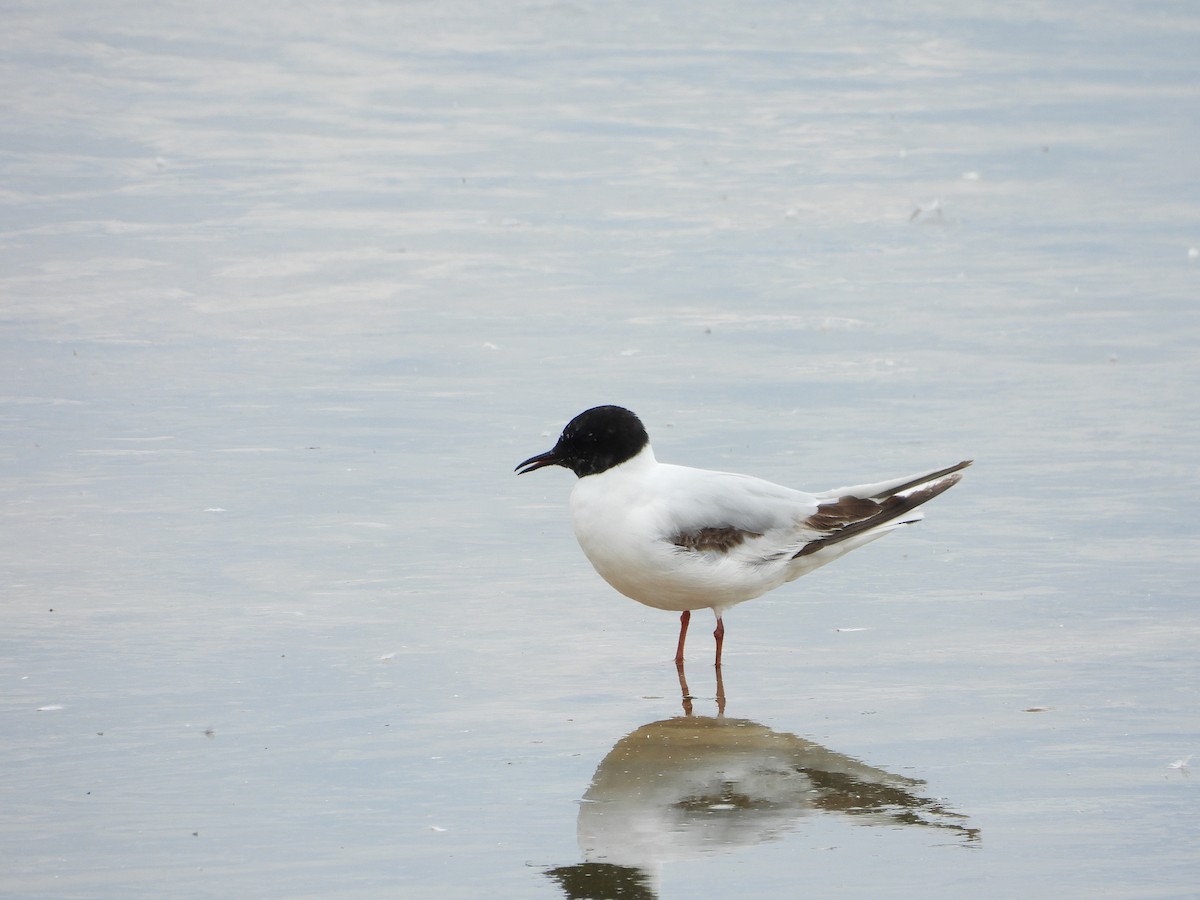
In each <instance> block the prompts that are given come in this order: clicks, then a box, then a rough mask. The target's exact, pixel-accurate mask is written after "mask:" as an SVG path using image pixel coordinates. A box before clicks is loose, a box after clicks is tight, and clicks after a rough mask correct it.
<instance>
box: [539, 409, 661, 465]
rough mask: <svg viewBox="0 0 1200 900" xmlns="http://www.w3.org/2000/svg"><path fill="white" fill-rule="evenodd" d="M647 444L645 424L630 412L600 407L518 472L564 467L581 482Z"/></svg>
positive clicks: (571, 424)
mask: <svg viewBox="0 0 1200 900" xmlns="http://www.w3.org/2000/svg"><path fill="white" fill-rule="evenodd" d="M648 443H650V438H649V437H648V436H647V435H646V429H645V428H644V427H643V426H642V420H641V419H639V418H638V417H637V416H635V415H634V414H633V413H631V412H630V411H629V410H627V409H624V408H623V407H620V406H597V407H594V408H592V409H589V410H588V411H587V412H581V413H580V414H579V415H577V416H576V417H575V418H573V419H572V420H571V421H570V422H568V423H567V427H566V428H564V429H563V433H562V436H561V437H560V438H559V439H558V443H557V444H555V445H554V449H553V450H548V451H547V452H545V453H541V454H538V455H537V456H531V457H529V459H527V460H525V462H523V463H521V464H520V465H519V466H517V468H516V472H517V474H518V475H524V474H525V473H526V472H533V471H535V470H537V469H540V468H543V467H544V466H565V467H566V468H568V469H570V470H571V471H572V472H574V473H575V474H576V475H578V476H579V477H580V478H583V477H584V476H585V475H597V474H599V473H600V472H604V471H606V470H608V469H611V468H612V467H613V466H619V465H620V464H621V463H623V462H625V461H626V460H629V459H633V457H635V456H637V455H638V453H639V452H641V449H642V448H643V447H645V446H646V445H647V444H648Z"/></svg>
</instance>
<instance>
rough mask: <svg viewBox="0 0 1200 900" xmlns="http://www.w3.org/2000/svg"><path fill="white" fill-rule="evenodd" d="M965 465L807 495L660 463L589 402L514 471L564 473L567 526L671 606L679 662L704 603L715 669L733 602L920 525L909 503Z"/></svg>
mask: <svg viewBox="0 0 1200 900" xmlns="http://www.w3.org/2000/svg"><path fill="white" fill-rule="evenodd" d="M971 462H972V460H963V461H962V462H960V463H956V464H955V465H953V466H947V467H946V468H944V469H936V470H934V471H931V472H923V473H921V474H917V475H906V476H904V477H902V478H893V479H890V480H888V481H881V482H878V483H875V484H860V485H855V486H853V487H843V488H836V489H834V490H829V491H821V492H819V493H815V494H810V493H806V492H804V491H798V490H793V489H792V488H787V487H783V486H782V485H778V484H773V483H771V482H769V481H763V480H762V479H760V478H754V477H751V476H749V475H736V474H733V473H731V472H714V471H710V470H708V469H694V468H689V467H687V466H676V465H669V464H667V463H660V462H659V461H658V460H657V459H655V457H654V450H653V449H652V448H651V447H650V438H649V436H648V435H647V434H646V429H645V427H644V426H643V425H642V422H641V420H640V419H639V418H638V417H637V416H636V415H634V414H633V413H632V412H630V411H629V410H627V409H625V408H623V407H620V406H597V407H594V408H592V409H589V410H586V411H585V412H582V413H580V414H579V415H577V416H576V417H575V418H574V419H572V420H571V421H570V422H569V423H568V424H567V427H566V428H564V429H563V432H562V435H561V436H560V437H559V439H558V442H557V443H556V444H555V445H554V447H553V448H552V449H550V450H548V451H546V452H545V453H540V454H538V455H537V456H531V457H530V458H529V459H527V460H525V461H524V462H523V463H521V464H520V465H518V466H517V467H516V469H515V471H516V473H517V474H518V475H524V474H526V473H529V472H534V471H536V470H538V469H541V468H544V467H546V466H563V467H565V468H567V469H570V470H571V471H572V472H574V473H575V474H576V475H577V476H578V478H579V480H578V481H576V482H575V486H574V488H573V489H572V491H571V522H572V524H573V526H574V529H575V537H576V539H577V540H578V541H579V546H580V547H581V548H582V549H583V552H584V555H586V556H587V558H588V560H589V561H590V562H591V564H592V566H593V567H594V568H595V570H596V571H597V572H598V573H599V574H600V576H601V577H602V578H604V580H605V581H607V582H608V583H609V584H610V585H612V586H613V587H614V588H616V589H617V590H618V591H620V592H621V593H622V594H624V595H625V596H626V597H630V598H632V599H634V600H636V601H638V602H639V603H643V604H645V605H646V606H651V607H654V608H655V609H662V610H669V611H673V612H678V613H680V616H679V642H678V644H677V646H676V649H675V662H676V664H677V665H682V664H683V647H684V641H685V640H686V638H687V630H688V623H689V622H690V621H691V615H692V611H693V610H697V609H711V610H712V611H713V614H714V615H715V616H716V619H717V627H716V630H715V631H714V632H713V638H714V639H715V640H716V651H717V652H716V666H717V667H720V665H721V649H722V646H723V644H724V639H725V624H724V620H723V618H722V617H723V616H724V614H725V612H727V611H728V610H729V609H730V608H731V607H734V606H736V605H737V604H739V603H744V602H746V601H747V600H753V599H754V598H755V597H760V596H762V595H763V594H765V593H767V592H768V591H771V590H774V589H775V588H777V587H779V586H781V585H783V584H786V583H787V582H789V581H794V580H795V579H797V578H799V577H800V576H801V575H806V574H808V573H809V572H811V571H813V570H814V569H818V568H820V567H821V566H823V565H825V564H826V563H830V562H833V560H835V559H837V558H838V557H840V556H843V555H845V554H846V553H849V552H850V551H851V550H854V549H856V548H858V547H861V546H862V545H863V544H866V543H869V542H870V541H873V540H875V539H876V538H880V537H883V535H885V534H887V533H888V532H889V531H892V530H893V529H895V528H898V527H900V526H901V525H908V524H911V523H913V522H917V521H919V520H920V519H921V518H922V514H921V512H920V511H919V510H917V507H918V506H921V505H922V504H923V503H926V502H927V501H929V500H932V499H933V498H934V497H936V496H937V495H938V494H941V493H942V492H943V491H946V490H948V489H949V488H951V487H953V486H954V485H955V484H957V483H958V482H959V480H960V479H961V478H962V476H961V475H960V474H959V470H960V469H965V468H966V467H967V466H969V465H971Z"/></svg>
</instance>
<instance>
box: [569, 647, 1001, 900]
mask: <svg viewBox="0 0 1200 900" xmlns="http://www.w3.org/2000/svg"><path fill="white" fill-rule="evenodd" d="M679 685H680V689H681V691H682V697H683V701H682V702H683V711H684V714H683V715H682V716H676V717H674V718H670V719H663V720H662V721H659V722H651V723H650V724H648V725H643V726H642V727H641V728H638V729H637V730H636V731H633V732H631V733H630V734H628V735H626V736H625V737H623V738H621V740H619V741H617V743H616V745H615V746H614V747H613V748H612V750H611V751H609V754H608V755H607V756H606V757H605V758H604V759H603V760H602V761H601V763H600V765H599V767H598V768H597V769H596V774H595V775H594V776H593V777H592V783H591V785H590V786H589V787H588V789H587V792H586V793H585V794H584V795H583V800H582V802H581V805H580V808H579V819H578V829H577V831H578V839H579V848H580V851H581V852H582V854H583V858H584V862H582V863H579V864H577V865H573V866H561V867H559V868H555V869H551V870H549V871H548V872H547V875H549V876H550V877H551V878H553V879H554V880H556V881H557V882H558V883H559V886H560V887H561V888H562V890H563V892H564V894H565V896H567V897H569V898H572V900H576V898H579V900H582V898H600V897H619V898H639V900H640V898H646V900H650V898H655V897H657V896H658V888H659V880H660V871H661V867H662V865H663V864H664V863H667V862H672V861H676V860H683V859H688V858H691V857H694V856H700V855H703V854H708V853H717V852H722V851H729V850H733V849H736V848H738V847H745V846H750V845H753V844H757V843H761V842H763V841H769V840H772V839H774V838H776V837H778V836H779V835H780V834H782V833H783V832H785V831H787V830H789V829H791V828H793V827H795V826H796V824H797V822H798V820H799V819H801V818H803V817H805V816H811V815H817V814H820V813H831V814H837V815H840V816H844V817H846V819H847V820H848V821H850V822H852V823H855V824H860V825H886V826H892V827H896V826H902V825H909V826H913V827H918V828H930V829H940V830H942V831H943V832H944V833H947V834H949V835H952V836H954V838H956V839H957V840H958V841H960V842H961V843H962V844H964V845H972V844H974V843H975V842H977V841H978V839H979V833H978V830H977V829H975V828H970V827H968V826H967V825H966V824H965V822H966V817H965V816H962V815H960V814H958V813H955V812H952V811H950V810H948V809H946V808H945V807H944V806H942V805H941V804H940V803H938V802H937V801H936V800H932V799H929V798H926V797H922V796H920V795H919V794H918V793H917V791H918V790H919V788H920V787H921V786H922V785H923V783H924V782H921V781H919V780H917V779H915V778H908V777H905V776H903V775H895V774H892V773H890V772H885V771H884V770H883V769H877V768H874V767H873V766H868V765H866V764H865V763H862V762H859V761H858V760H856V759H853V758H851V757H849V756H844V755H843V754H841V753H836V752H834V751H833V750H829V749H826V748H825V747H822V746H820V745H819V744H814V743H813V742H812V741H808V740H805V739H804V738H801V737H797V736H796V735H794V734H787V733H784V732H779V731H772V730H771V729H770V728H767V727H766V726H765V725H759V724H757V723H756V722H752V721H750V720H748V719H729V718H726V717H725V715H724V709H725V689H724V684H723V682H722V680H721V673H720V670H718V671H717V697H716V703H717V715H716V716H698V715H694V714H693V711H692V708H693V702H694V701H695V699H696V698H695V697H693V696H692V694H691V693H690V692H689V691H688V687H687V678H686V676H685V674H684V671H683V667H682V666H679Z"/></svg>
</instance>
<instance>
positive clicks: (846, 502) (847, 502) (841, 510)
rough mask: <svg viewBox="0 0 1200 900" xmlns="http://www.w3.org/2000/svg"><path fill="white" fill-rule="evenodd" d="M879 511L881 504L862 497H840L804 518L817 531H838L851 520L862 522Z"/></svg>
mask: <svg viewBox="0 0 1200 900" xmlns="http://www.w3.org/2000/svg"><path fill="white" fill-rule="evenodd" d="M877 512H879V504H878V503H876V502H875V501H874V500H864V499H862V498H861V497H839V498H838V499H837V500H836V501H835V502H833V503H823V504H821V505H820V506H818V507H817V511H816V512H815V513H813V514H812V515H811V516H809V517H808V518H807V519H805V520H804V524H805V525H807V526H809V527H810V528H813V529H816V530H817V531H836V530H837V529H839V528H843V527H845V526H846V525H849V524H850V523H851V522H861V521H862V520H863V519H866V518H869V517H870V516H873V515H875V513H877Z"/></svg>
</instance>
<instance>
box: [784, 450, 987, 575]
mask: <svg viewBox="0 0 1200 900" xmlns="http://www.w3.org/2000/svg"><path fill="white" fill-rule="evenodd" d="M970 464H971V460H965V461H963V462H960V463H959V464H958V465H956V466H950V467H949V468H946V469H941V470H939V471H937V472H931V473H929V474H928V475H923V476H921V477H920V478H919V479H917V480H915V481H912V482H909V483H908V484H906V485H902V486H901V487H898V488H892V489H890V490H888V491H885V492H883V493H881V494H879V495H878V496H877V497H873V498H870V499H864V498H861V497H849V496H847V497H839V498H838V499H837V500H834V501H832V502H830V503H822V504H821V505H820V506H819V507H817V511H816V512H815V513H813V515H811V516H810V517H809V518H808V519H807V520H806V521H805V524H806V525H809V526H810V527H812V528H813V529H815V530H817V531H820V532H824V533H825V536H824V537H819V538H817V539H816V540H814V541H809V542H808V543H807V544H805V545H804V546H803V547H801V548H800V549H799V550H798V551H796V553H794V554H793V555H792V559H799V558H800V557H802V556H810V555H811V554H813V553H816V552H818V551H820V550H823V549H825V548H826V547H831V546H833V545H834V544H840V543H841V542H842V541H844V540H848V539H849V538H852V537H855V536H856V535H860V534H864V533H866V532H868V531H871V530H872V529H875V528H878V527H880V526H881V525H886V524H887V523H888V522H892V521H894V520H896V519H898V518H900V517H901V516H903V515H904V514H905V513H908V512H912V510H914V509H916V508H917V507H918V506H920V505H921V504H923V503H928V502H929V501H930V500H932V499H933V498H934V497H936V496H937V495H938V494H941V493H943V492H945V491H948V490H950V488H952V487H954V485H956V484H958V483H959V482H960V481H962V475H959V474H956V473H957V472H958V470H959V469H965V468H966V467H967V466H969V465H970ZM938 478H940V479H942V480H941V481H935V482H934V483H933V484H928V482H930V481H934V479H938ZM920 485H926V486H925V487H919V486H920ZM913 488H918V489H917V490H912V489H913ZM905 490H907V491H910V493H907V494H902V493H901V491H905Z"/></svg>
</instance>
